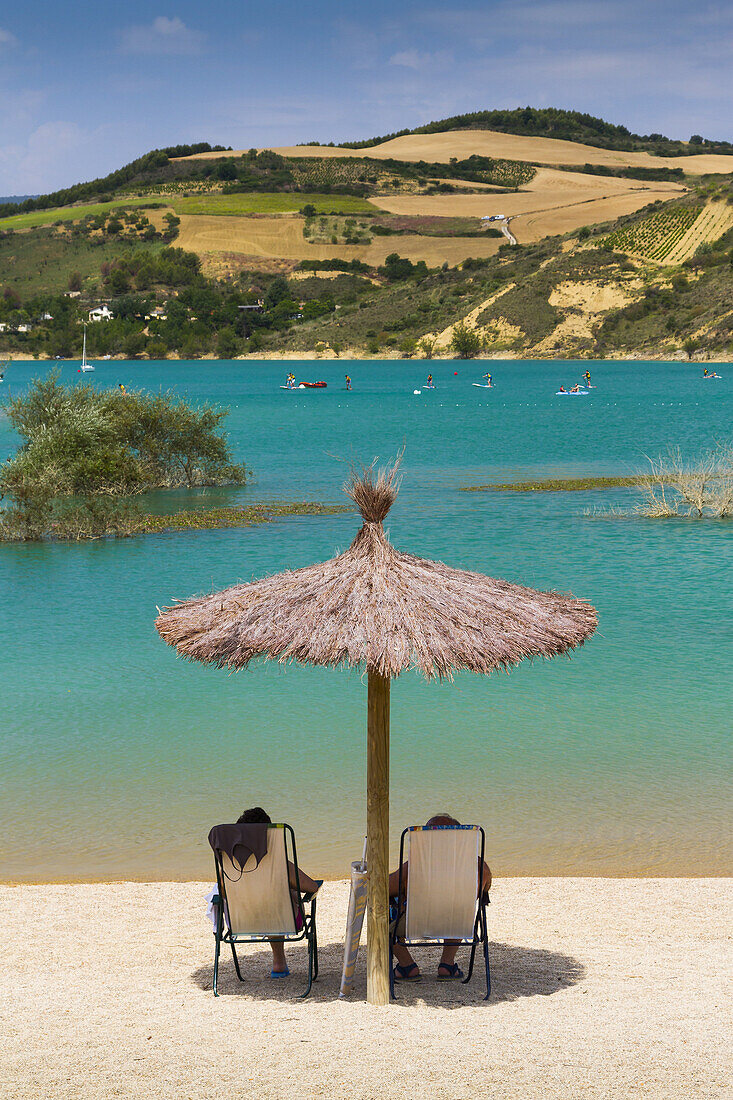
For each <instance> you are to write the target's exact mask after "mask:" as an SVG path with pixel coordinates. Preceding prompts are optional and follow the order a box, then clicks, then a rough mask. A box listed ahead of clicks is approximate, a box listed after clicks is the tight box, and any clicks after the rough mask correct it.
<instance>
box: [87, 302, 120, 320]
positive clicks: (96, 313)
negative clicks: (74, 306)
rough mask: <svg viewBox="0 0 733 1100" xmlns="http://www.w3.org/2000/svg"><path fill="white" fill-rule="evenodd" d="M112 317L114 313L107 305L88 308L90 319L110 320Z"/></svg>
mask: <svg viewBox="0 0 733 1100" xmlns="http://www.w3.org/2000/svg"><path fill="white" fill-rule="evenodd" d="M113 317H114V313H113V312H112V310H111V309H110V308H109V306H108V305H103V306H97V308H96V309H90V310H89V320H90V321H111V320H112V319H113Z"/></svg>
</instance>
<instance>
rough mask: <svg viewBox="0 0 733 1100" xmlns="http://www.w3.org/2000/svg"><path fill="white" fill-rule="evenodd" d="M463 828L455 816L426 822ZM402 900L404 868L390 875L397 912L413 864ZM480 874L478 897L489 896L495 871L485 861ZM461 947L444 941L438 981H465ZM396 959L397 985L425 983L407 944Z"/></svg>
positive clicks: (399, 946) (440, 816)
mask: <svg viewBox="0 0 733 1100" xmlns="http://www.w3.org/2000/svg"><path fill="white" fill-rule="evenodd" d="M456 825H460V821H456V819H455V818H454V817H450V816H449V815H448V814H436V816H435V817H431V818H430V820H429V821H427V822H426V823H425V828H426V829H430V828H436V827H439V826H443V827H448V828H450V827H451V826H456ZM401 870H402V897H401V898H399V897H398V892H399V889H400V869H399V868H398V869H397V870H396V871H393V872H392V874H391V875H390V876H389V898H390V907H392V906H394V908H395V910H396V909H397V908H398V902H402V903H404V899H405V892H406V890H407V878H408V875H409V861H408V862H405V863H403V864H402V869H401ZM478 870H479V875H480V887H479V891H478V896H479V897H480V896H481V895H482V894H485V893H488V891H489V888H490V887H491V870H490V868H489V866H488V864H487V863H485V862H484V864H483V866H482V867H479V869H478ZM400 926H401V927H400V928H398V932H399V933H400V934H404V917H403V918H402V919H401V921H400ZM460 945H461V941H460V940H444V941H443V954H442V956H441V959H440V962H439V964H438V981H439V982H449V981H456V980H460V979H462V978H463V971H462V970H461V969H460V968H459V966H458V965H457V963H456V961H455V958H456V952H457V951H458V948H459V947H460ZM392 950H393V952H394V956H395V958H396V960H397V964H396V966H395V968H394V977H395V981H397V982H419V981H421V980H422V974H421V973H420V968H419V967H418V965H417V963H416V962H415V960H414V959H413V957H412V955H411V954H410V952H409V951H408V950H407V947H406V946H405V944H403V943H402V944H400V943H395V944H394V945H393V948H392Z"/></svg>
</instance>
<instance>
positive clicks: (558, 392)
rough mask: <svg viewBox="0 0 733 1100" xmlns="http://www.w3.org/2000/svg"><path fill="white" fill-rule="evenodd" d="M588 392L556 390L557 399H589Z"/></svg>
mask: <svg viewBox="0 0 733 1100" xmlns="http://www.w3.org/2000/svg"><path fill="white" fill-rule="evenodd" d="M587 396H588V391H587V390H575V391H574V392H573V391H572V390H555V397H587Z"/></svg>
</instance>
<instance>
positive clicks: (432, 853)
mask: <svg viewBox="0 0 733 1100" xmlns="http://www.w3.org/2000/svg"><path fill="white" fill-rule="evenodd" d="M485 840H486V838H485V835H484V830H483V829H482V828H481V827H480V826H479V825H412V826H410V827H409V828H407V829H405V830H404V831H403V833H402V836H401V838H400V875H399V889H398V896H397V911H396V913H393V917H394V918H395V919H394V920H393V921H392V922H391V924H390V929H391V931H390V949H391V948H392V947H393V945H394V944H395V943H404V944H406V945H407V946H408V947H410V948H412V947H429V946H436V945H438V944H442V942H443V940H460V941H461V943H465V944H470V945H471V959H470V963H469V966H468V975H467V976H466V977H465V978H464V979H463V985H466V984H467V983H468V982H470V980H471V975H472V974H473V964H474V959H475V957H476V948H477V947H478V945H479V943H481V944H482V945H483V953H484V964H485V967H486V996H485V997H484V1000H485V1001H488V999H489V996H490V994H491V971H490V969H489V944H488V937H487V932H486V906H487V904H488V902H489V895H488V892H487V891H483V893H482V894H481V897H479V896H478V891H479V881H480V879H479V868H483V863H484V847H485ZM405 862H407V864H408V868H409V871H408V875H407V888H406V889H405V884H404V882H403V871H402V868H403V866H404V864H405ZM403 918H404V921H403ZM390 993H391V995H392V997H394V996H395V979H394V967H393V966H390Z"/></svg>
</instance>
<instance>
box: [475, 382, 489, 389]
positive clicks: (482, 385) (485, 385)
mask: <svg viewBox="0 0 733 1100" xmlns="http://www.w3.org/2000/svg"><path fill="white" fill-rule="evenodd" d="M471 385H472V386H476V387H477V388H478V389H480V390H493V388H494V387H493V385H491V386H490V385H489V383H488V382H472V383H471Z"/></svg>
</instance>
